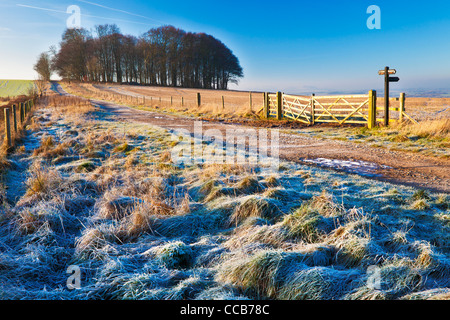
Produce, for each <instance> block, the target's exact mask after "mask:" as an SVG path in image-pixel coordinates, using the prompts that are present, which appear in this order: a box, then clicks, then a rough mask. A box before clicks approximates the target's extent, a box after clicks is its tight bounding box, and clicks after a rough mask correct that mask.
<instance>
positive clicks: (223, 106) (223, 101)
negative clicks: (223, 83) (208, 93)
mask: <svg viewBox="0 0 450 320" xmlns="http://www.w3.org/2000/svg"><path fill="white" fill-rule="evenodd" d="M222 109H225V97H224V96H222Z"/></svg>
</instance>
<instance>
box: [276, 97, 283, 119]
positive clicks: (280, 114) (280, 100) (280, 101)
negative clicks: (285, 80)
mask: <svg viewBox="0 0 450 320" xmlns="http://www.w3.org/2000/svg"><path fill="white" fill-rule="evenodd" d="M282 118H283V94H282V93H281V92H280V91H278V92H277V120H281V119H282Z"/></svg>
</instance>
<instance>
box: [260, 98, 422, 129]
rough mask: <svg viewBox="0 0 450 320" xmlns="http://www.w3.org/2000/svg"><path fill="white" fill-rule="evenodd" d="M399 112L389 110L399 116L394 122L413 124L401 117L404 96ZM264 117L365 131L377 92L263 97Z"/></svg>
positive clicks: (370, 123)
mask: <svg viewBox="0 0 450 320" xmlns="http://www.w3.org/2000/svg"><path fill="white" fill-rule="evenodd" d="M399 100H400V105H399V108H392V111H397V112H398V114H399V117H398V120H394V119H391V121H403V120H405V119H406V120H409V121H412V122H416V121H415V120H414V119H412V118H411V117H410V116H408V115H407V114H406V113H405V94H404V93H402V94H401V95H400V99H399ZM262 110H263V111H264V115H265V117H266V118H270V117H275V118H277V119H279V120H281V119H282V118H287V119H291V120H294V121H299V122H302V123H305V124H308V125H313V124H315V123H337V124H344V123H351V124H367V126H368V127H369V128H373V127H375V126H376V120H377V111H378V110H379V109H377V92H376V91H374V90H371V91H369V92H368V94H360V95H337V96H315V95H312V96H311V97H307V96H294V95H287V94H283V93H281V92H278V93H276V94H273V93H266V94H265V96H264V108H263V109H262Z"/></svg>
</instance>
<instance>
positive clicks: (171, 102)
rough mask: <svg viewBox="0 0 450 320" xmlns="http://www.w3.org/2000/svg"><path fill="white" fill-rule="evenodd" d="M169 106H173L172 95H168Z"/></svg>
mask: <svg viewBox="0 0 450 320" xmlns="http://www.w3.org/2000/svg"><path fill="white" fill-rule="evenodd" d="M170 106H173V96H170Z"/></svg>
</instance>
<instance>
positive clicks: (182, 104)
mask: <svg viewBox="0 0 450 320" xmlns="http://www.w3.org/2000/svg"><path fill="white" fill-rule="evenodd" d="M181 106H182V107H184V97H181Z"/></svg>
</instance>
